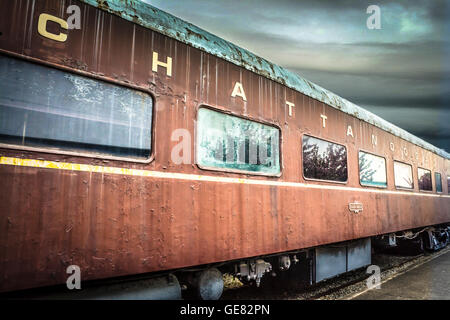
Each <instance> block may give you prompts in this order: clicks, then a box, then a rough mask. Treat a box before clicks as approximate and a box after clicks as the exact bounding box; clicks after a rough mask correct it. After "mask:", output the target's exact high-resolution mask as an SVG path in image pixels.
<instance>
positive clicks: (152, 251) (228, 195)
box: [0, 0, 450, 298]
mask: <svg viewBox="0 0 450 320" xmlns="http://www.w3.org/2000/svg"><path fill="white" fill-rule="evenodd" d="M0 6H1V10H0V16H1V18H0V181H1V183H0V188H1V190H0V191H1V192H0V292H3V293H5V292H19V291H20V290H25V289H31V288H43V287H45V288H48V287H51V288H53V287H55V288H57V287H58V288H59V286H62V287H64V290H66V291H70V290H68V289H67V288H66V284H67V286H68V287H70V286H69V284H70V283H69V279H68V277H72V276H73V275H76V274H77V273H78V275H79V276H81V281H82V283H83V288H82V290H81V291H83V290H84V289H85V288H91V289H92V291H91V292H94V294H93V297H104V296H105V294H106V296H107V297H109V298H111V297H112V298H126V297H135V298H136V297H138V298H149V297H150V298H152V297H166V298H176V297H180V282H183V281H185V279H187V280H186V281H187V283H189V284H192V286H193V287H195V288H197V289H198V293H199V294H200V296H201V297H202V298H218V297H220V294H221V292H222V287H223V282H221V273H222V272H230V273H233V274H236V275H238V276H240V277H241V278H242V279H244V280H249V281H255V282H256V283H257V284H259V283H260V281H262V282H264V278H265V275H267V274H268V273H272V272H275V273H282V272H283V271H286V272H289V270H291V269H293V268H294V266H295V265H296V264H298V265H300V264H302V263H306V265H307V267H308V268H307V270H309V271H308V277H309V281H310V282H318V281H320V280H322V279H326V278H329V277H333V276H335V275H337V274H340V273H343V272H346V271H349V270H353V269H356V268H360V267H363V266H366V265H368V264H370V254H371V246H372V244H375V242H376V243H383V242H385V243H386V245H395V244H397V243H398V242H399V241H400V239H405V238H408V239H413V240H411V241H415V243H416V244H417V245H418V246H419V247H426V248H428V249H438V248H440V247H443V246H445V245H446V244H447V243H448V242H449V240H448V238H449V234H450V233H449V231H450V229H449V227H448V226H449V222H450V195H449V186H450V183H449V175H450V161H449V159H450V155H449V154H448V153H446V152H445V151H443V150H440V149H438V148H436V147H434V146H432V145H430V144H429V143H427V142H425V141H423V140H421V139H419V138H417V137H415V136H413V135H411V134H410V133H408V132H406V131H404V130H402V129H400V128H398V127H396V126H394V125H392V124H390V123H389V122H387V121H385V120H383V119H381V118H379V117H377V116H375V115H374V114H371V113H370V112H368V111H366V110H364V109H362V108H360V107H358V106H356V105H354V104H353V103H351V102H349V101H347V100H345V99H343V98H341V97H339V96H337V95H335V94H333V93H331V92H329V91H327V90H326V89H323V88H321V87H319V86H317V85H315V84H313V83H311V82H309V81H307V80H305V79H303V78H301V77H300V76H299V75H297V74H295V73H292V72H290V71H288V70H286V69H283V68H281V67H279V66H277V65H275V64H272V63H270V62H268V61H266V60H264V59H262V58H260V57H257V56H255V55H253V54H252V53H250V52H248V51H246V50H244V49H242V48H240V47H238V46H235V45H233V44H231V43H229V42H227V41H225V40H223V39H221V38H218V37H216V36H214V35H212V34H210V33H208V32H206V31H204V30H201V29H200V28H198V27H196V26H193V25H191V24H189V23H187V22H185V21H183V20H181V19H178V18H176V17H174V16H172V15H170V14H167V13H165V12H162V11H160V10H158V9H157V8H154V7H152V6H149V5H147V4H145V3H142V2H140V1H131V0H130V1H118V0H101V1H100V0H98V1H95V0H66V1H57V0H16V1H2V2H1V5H0ZM288 269H289V270H288ZM75 280H76V279H75ZM71 281H72V280H71ZM71 283H72V282H71ZM127 283H134V284H136V283H138V285H135V286H130V287H128V289H127V290H122V289H123V288H124V286H126V285H127ZM72 284H74V286H75V287H76V281H75V282H73V283H72ZM97 284H98V285H97ZM101 286H110V287H109V288H110V289H109V290H98V288H100V287H101ZM114 286H115V287H114ZM137 287H139V288H140V289H142V290H143V291H142V290H141V291H139V292H141V293H142V292H144V294H143V295H139V294H137V295H134V296H133V295H131V296H129V295H128V296H127V295H126V294H124V292H128V293H130V292H134V293H136V291H133V290H131V289H130V288H137ZM111 288H113V289H111ZM155 288H156V289H155ZM153 289H154V290H153ZM96 290H97V291H96ZM158 290H159V291H158ZM75 291H76V290H75ZM79 291H80V290H79ZM84 291H85V292H88V291H89V290H87V289H86V290H84ZM157 291H158V292H159V293H162V294H161V295H158V294H157V293H155V292H157ZM20 292H22V291H20ZM70 292H73V291H70Z"/></svg>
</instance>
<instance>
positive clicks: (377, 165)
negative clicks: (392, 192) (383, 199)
mask: <svg viewBox="0 0 450 320" xmlns="http://www.w3.org/2000/svg"><path fill="white" fill-rule="evenodd" d="M359 181H360V183H361V185H363V186H368V187H381V188H386V187H387V177H386V159H384V158H383V157H380V156H376V155H373V154H370V153H367V152H364V151H359Z"/></svg>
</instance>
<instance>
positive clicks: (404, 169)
mask: <svg viewBox="0 0 450 320" xmlns="http://www.w3.org/2000/svg"><path fill="white" fill-rule="evenodd" d="M394 180H395V186H396V187H397V188H405V189H413V188H414V182H413V175H412V167H411V166H410V165H409V164H406V163H403V162H398V161H394Z"/></svg>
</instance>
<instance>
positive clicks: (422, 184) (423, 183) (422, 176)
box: [417, 168, 433, 191]
mask: <svg viewBox="0 0 450 320" xmlns="http://www.w3.org/2000/svg"><path fill="white" fill-rule="evenodd" d="M417 177H418V179H419V190H423V191H433V185H432V181H431V171H430V170H426V169H422V168H418V169H417Z"/></svg>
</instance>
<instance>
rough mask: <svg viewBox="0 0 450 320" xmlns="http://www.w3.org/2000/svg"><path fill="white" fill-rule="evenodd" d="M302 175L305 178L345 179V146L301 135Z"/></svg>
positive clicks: (346, 174)
mask: <svg viewBox="0 0 450 320" xmlns="http://www.w3.org/2000/svg"><path fill="white" fill-rule="evenodd" d="M303 175H304V177H305V179H315V180H326V181H335V182H346V181H347V176H348V173H347V149H346V148H345V146H343V145H340V144H336V143H332V142H328V141H325V140H322V139H318V138H314V137H311V136H308V135H303Z"/></svg>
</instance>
